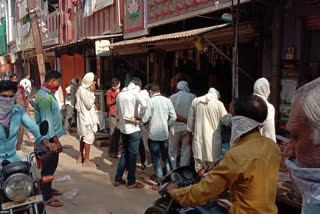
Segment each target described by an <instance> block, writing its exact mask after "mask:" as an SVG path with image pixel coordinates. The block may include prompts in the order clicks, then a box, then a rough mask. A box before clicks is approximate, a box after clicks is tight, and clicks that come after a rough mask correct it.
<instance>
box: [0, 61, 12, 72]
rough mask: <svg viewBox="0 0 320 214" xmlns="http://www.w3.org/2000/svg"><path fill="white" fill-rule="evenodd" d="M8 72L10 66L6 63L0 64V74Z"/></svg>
mask: <svg viewBox="0 0 320 214" xmlns="http://www.w3.org/2000/svg"><path fill="white" fill-rule="evenodd" d="M8 71H10V66H9V64H7V63H4V64H1V65H0V73H5V72H8Z"/></svg>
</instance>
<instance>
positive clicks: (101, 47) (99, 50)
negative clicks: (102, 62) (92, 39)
mask: <svg viewBox="0 0 320 214" xmlns="http://www.w3.org/2000/svg"><path fill="white" fill-rule="evenodd" d="M109 45H110V41H109V40H98V41H96V55H97V56H110V55H111V53H110V48H109Z"/></svg>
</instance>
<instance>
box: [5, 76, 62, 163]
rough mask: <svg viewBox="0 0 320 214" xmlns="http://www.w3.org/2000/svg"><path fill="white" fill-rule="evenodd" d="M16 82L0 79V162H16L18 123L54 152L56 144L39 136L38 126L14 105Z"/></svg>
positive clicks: (17, 158) (38, 142) (21, 108)
mask: <svg viewBox="0 0 320 214" xmlns="http://www.w3.org/2000/svg"><path fill="white" fill-rule="evenodd" d="M16 92H17V84H16V83H14V82H11V81H4V80H3V81H0V163H1V162H2V161H4V160H7V161H9V162H16V161H19V160H20V157H19V156H18V155H17V154H16V144H17V136H18V131H19V127H20V125H23V126H24V127H25V128H26V129H27V130H28V131H30V132H31V133H32V134H33V135H34V136H35V137H36V139H37V144H41V143H43V144H44V145H45V146H46V147H48V148H49V149H50V151H53V152H56V151H57V146H56V144H53V143H50V142H49V141H48V139H47V138H46V137H41V134H40V131H39V127H38V126H37V125H36V124H35V122H34V121H33V120H32V119H31V118H30V117H29V115H28V114H27V112H26V111H25V109H24V108H23V107H22V106H20V105H15V99H16V98H15V96H16Z"/></svg>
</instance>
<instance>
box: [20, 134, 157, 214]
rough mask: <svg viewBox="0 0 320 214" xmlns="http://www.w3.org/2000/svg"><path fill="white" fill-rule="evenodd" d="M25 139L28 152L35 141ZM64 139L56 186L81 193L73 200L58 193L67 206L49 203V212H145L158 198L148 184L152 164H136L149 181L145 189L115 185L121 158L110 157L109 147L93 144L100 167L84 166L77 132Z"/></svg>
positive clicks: (93, 155)
mask: <svg viewBox="0 0 320 214" xmlns="http://www.w3.org/2000/svg"><path fill="white" fill-rule="evenodd" d="M25 140H26V143H25V144H24V145H23V146H22V150H23V151H24V152H25V153H27V152H29V151H31V150H32V148H33V144H32V142H29V141H28V140H27V139H25ZM61 143H62V144H63V146H64V151H63V153H62V154H61V155H60V162H59V167H58V170H57V172H56V174H55V179H56V180H55V181H54V184H53V186H54V188H57V189H59V190H61V191H63V192H64V193H68V192H70V191H72V190H76V191H79V193H78V194H77V195H76V196H75V197H74V198H73V199H71V200H70V199H68V198H67V197H66V196H60V197H57V198H59V199H60V200H62V201H63V202H64V206H63V207H61V208H52V207H48V208H47V213H48V214H66V213H70V214H71V213H76V214H81V213H83V214H86V213H96V214H100V213H101V214H105V213H106V214H111V213H112V214H127V213H130V214H135V213H136V214H143V213H144V211H145V210H146V208H147V207H148V206H151V205H152V203H153V201H154V200H155V199H156V198H158V194H157V192H155V191H152V190H149V188H148V187H149V185H152V184H154V183H153V181H150V180H149V179H148V178H150V176H151V175H152V174H153V169H152V166H151V167H148V168H147V169H146V170H144V171H141V167H140V164H139V163H138V164H137V179H138V180H139V181H141V182H143V183H145V184H147V186H146V187H145V189H139V190H129V189H127V187H126V186H120V187H114V186H113V185H112V183H113V180H114V176H115V171H116V167H117V163H118V160H115V159H111V158H109V157H108V147H95V146H92V149H91V158H92V159H93V161H94V162H95V163H96V164H97V168H84V167H82V166H81V165H77V164H76V158H77V156H78V151H79V148H78V147H79V145H78V144H79V142H78V140H77V139H76V138H75V137H74V136H71V135H65V136H63V137H62V138H61ZM66 175H70V177H71V180H69V181H60V182H59V181H57V179H59V178H62V177H64V176H66ZM124 178H126V175H125V176H124Z"/></svg>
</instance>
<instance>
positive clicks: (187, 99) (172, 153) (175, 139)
mask: <svg viewBox="0 0 320 214" xmlns="http://www.w3.org/2000/svg"><path fill="white" fill-rule="evenodd" d="M177 89H178V92H177V93H175V94H173V95H172V96H171V97H170V100H171V102H172V104H173V106H174V110H175V111H176V114H177V120H176V122H175V123H174V124H173V125H172V126H171V127H170V133H169V157H170V160H171V163H172V167H173V169H175V168H176V165H177V151H178V145H179V142H181V158H180V166H189V164H190V155H191V147H190V145H189V144H188V132H187V125H186V124H187V118H188V113H189V111H190V107H191V103H192V101H193V99H194V98H196V95H194V94H192V93H190V92H189V91H190V89H189V86H188V82H186V81H180V82H178V84H177Z"/></svg>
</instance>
